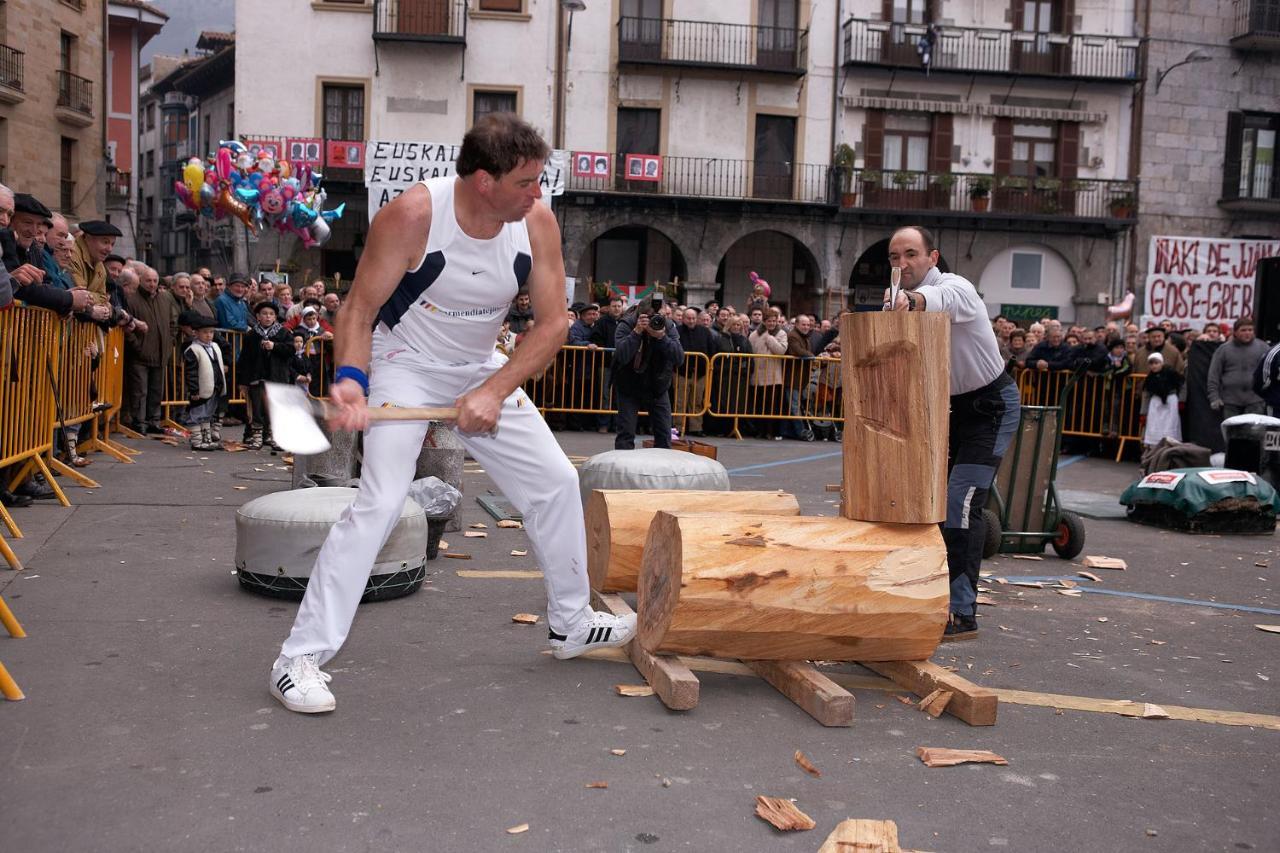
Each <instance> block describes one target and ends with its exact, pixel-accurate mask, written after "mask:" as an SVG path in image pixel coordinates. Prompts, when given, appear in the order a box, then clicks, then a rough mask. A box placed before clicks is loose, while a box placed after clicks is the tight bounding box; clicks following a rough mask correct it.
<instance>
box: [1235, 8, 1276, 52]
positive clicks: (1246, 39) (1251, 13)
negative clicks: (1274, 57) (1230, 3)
mask: <svg viewBox="0 0 1280 853" xmlns="http://www.w3.org/2000/svg"><path fill="white" fill-rule="evenodd" d="M1233 32H1234V33H1235V35H1234V36H1232V37H1231V46H1232V47H1234V48H1238V49H1240V50H1280V0H1235V29H1234V30H1233Z"/></svg>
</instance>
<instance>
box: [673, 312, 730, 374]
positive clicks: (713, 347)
mask: <svg viewBox="0 0 1280 853" xmlns="http://www.w3.org/2000/svg"><path fill="white" fill-rule="evenodd" d="M677 328H678V329H679V330H680V348H681V349H682V350H683V351H684V352H685V353H691V352H700V353H702V354H703V355H705V356H706V357H707V358H711V356H713V355H715V354H716V353H717V352H718V351H719V347H718V346H717V344H716V339H715V337H714V336H713V335H712V334H711V330H710V329H708V328H707V327H706V326H703V325H697V326H694V327H693V328H690V327H688V326H686V325H685V324H684V323H681V324H680V325H679V326H678V327H677ZM668 337H670V330H668ZM706 372H707V363H706V362H705V361H703V360H702V359H700V358H689V359H685V362H684V367H683V368H682V369H681V370H680V375H681V376H703V375H704V374H706Z"/></svg>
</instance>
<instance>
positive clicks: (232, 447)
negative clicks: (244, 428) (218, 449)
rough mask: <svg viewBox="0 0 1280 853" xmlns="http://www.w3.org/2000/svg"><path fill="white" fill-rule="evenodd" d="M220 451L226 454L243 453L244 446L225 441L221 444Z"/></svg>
mask: <svg viewBox="0 0 1280 853" xmlns="http://www.w3.org/2000/svg"><path fill="white" fill-rule="evenodd" d="M222 449H223V450H225V451H227V452H228V453H241V452H243V451H244V449H245V446H244V445H243V444H241V443H240V442H238V441H231V440H227V441H224V442H222Z"/></svg>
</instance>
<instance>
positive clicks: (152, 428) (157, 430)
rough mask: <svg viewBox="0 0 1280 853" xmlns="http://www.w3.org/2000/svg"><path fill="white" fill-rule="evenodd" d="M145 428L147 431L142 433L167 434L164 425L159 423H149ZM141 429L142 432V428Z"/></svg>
mask: <svg viewBox="0 0 1280 853" xmlns="http://www.w3.org/2000/svg"><path fill="white" fill-rule="evenodd" d="M145 429H146V431H145V432H143V433H142V434H143V435H164V434H165V431H164V427H162V426H159V425H158V424H147V425H146V427H145ZM139 431H140V432H141V430H139Z"/></svg>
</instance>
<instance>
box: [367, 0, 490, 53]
mask: <svg viewBox="0 0 1280 853" xmlns="http://www.w3.org/2000/svg"><path fill="white" fill-rule="evenodd" d="M373 37H374V38H375V39H384V40H388V41H436V42H455V43H466V40H467V0H373Z"/></svg>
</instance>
